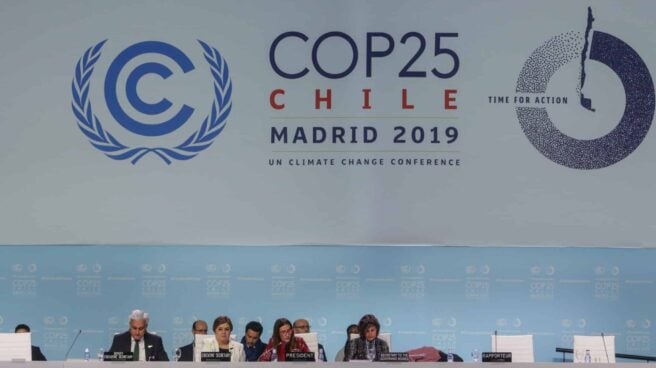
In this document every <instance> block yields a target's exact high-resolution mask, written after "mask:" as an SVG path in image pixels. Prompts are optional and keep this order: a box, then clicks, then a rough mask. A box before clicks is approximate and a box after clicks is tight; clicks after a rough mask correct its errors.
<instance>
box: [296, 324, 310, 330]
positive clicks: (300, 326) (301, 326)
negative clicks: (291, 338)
mask: <svg viewBox="0 0 656 368" xmlns="http://www.w3.org/2000/svg"><path fill="white" fill-rule="evenodd" d="M294 328H307V329H308V330H309V329H310V325H298V326H295V327H294Z"/></svg>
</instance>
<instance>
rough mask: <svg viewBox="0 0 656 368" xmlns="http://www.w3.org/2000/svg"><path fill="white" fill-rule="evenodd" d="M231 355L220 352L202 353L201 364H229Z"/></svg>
mask: <svg viewBox="0 0 656 368" xmlns="http://www.w3.org/2000/svg"><path fill="white" fill-rule="evenodd" d="M231 355H232V353H223V352H220V351H203V352H201V353H200V361H201V362H229V361H230V356H231Z"/></svg>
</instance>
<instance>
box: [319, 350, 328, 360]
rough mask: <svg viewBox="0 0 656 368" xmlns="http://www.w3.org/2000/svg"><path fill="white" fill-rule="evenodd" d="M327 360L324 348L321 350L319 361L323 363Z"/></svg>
mask: <svg viewBox="0 0 656 368" xmlns="http://www.w3.org/2000/svg"><path fill="white" fill-rule="evenodd" d="M325 360H326V353H325V352H324V351H323V349H322V348H319V361H320V362H323V361H325Z"/></svg>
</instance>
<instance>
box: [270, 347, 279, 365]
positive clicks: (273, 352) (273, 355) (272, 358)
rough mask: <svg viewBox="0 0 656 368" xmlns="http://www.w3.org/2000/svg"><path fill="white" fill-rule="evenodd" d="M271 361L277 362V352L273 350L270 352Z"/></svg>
mask: <svg viewBox="0 0 656 368" xmlns="http://www.w3.org/2000/svg"><path fill="white" fill-rule="evenodd" d="M271 361H272V362H277V361H278V352H277V351H276V349H275V348H274V349H273V350H271Z"/></svg>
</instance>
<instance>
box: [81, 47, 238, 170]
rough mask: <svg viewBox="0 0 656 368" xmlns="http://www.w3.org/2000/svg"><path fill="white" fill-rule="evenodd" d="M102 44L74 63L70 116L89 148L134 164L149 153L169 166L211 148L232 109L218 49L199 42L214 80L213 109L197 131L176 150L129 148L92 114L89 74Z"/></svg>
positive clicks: (226, 72) (225, 68)
mask: <svg viewBox="0 0 656 368" xmlns="http://www.w3.org/2000/svg"><path fill="white" fill-rule="evenodd" d="M105 42H107V40H104V41H101V42H99V43H98V44H96V45H95V46H92V47H90V48H88V49H87V50H86V52H85V53H84V55H83V56H82V57H81V58H80V60H78V62H77V65H76V67H75V78H74V79H73V83H72V91H73V102H72V108H73V113H74V114H75V118H76V120H77V126H78V128H79V129H80V131H82V133H83V134H84V135H85V136H86V137H87V139H88V140H89V143H91V145H93V146H94V147H95V148H97V149H98V150H100V151H102V152H103V153H104V154H105V155H106V156H108V157H110V158H112V159H114V160H130V159H131V163H132V164H133V165H135V164H136V163H137V162H138V161H139V160H140V159H141V158H143V157H144V156H146V155H147V154H149V153H154V154H156V155H157V156H159V157H160V158H161V159H162V160H164V162H166V163H167V164H168V165H170V164H171V162H172V161H173V160H189V159H191V158H193V157H195V156H196V155H197V154H198V153H199V152H201V151H203V150H205V149H207V148H208V147H209V146H211V145H212V143H213V142H214V139H215V138H216V137H217V136H218V135H219V133H221V132H222V131H223V128H225V125H226V121H227V118H228V115H229V114H230V110H231V109H232V81H231V79H230V72H229V70H228V64H227V62H226V61H225V59H224V58H223V57H222V56H221V53H220V52H219V51H218V50H217V49H215V48H213V47H211V46H209V45H208V44H206V43H205V42H203V41H200V40H198V43H200V45H201V47H202V48H203V55H204V57H205V60H206V61H207V63H208V64H209V66H210V71H211V72H212V78H213V80H214V88H213V89H214V101H213V102H212V109H211V112H210V113H209V115H208V116H206V117H205V119H204V120H203V123H202V124H201V125H200V128H199V129H198V130H196V131H195V132H194V133H193V134H191V135H190V136H189V137H188V138H187V139H186V140H185V141H184V142H182V143H181V144H179V145H177V146H175V147H144V146H140V147H129V146H127V145H125V144H123V143H121V142H119V140H118V139H116V137H114V136H113V135H112V134H111V133H109V132H108V131H107V130H105V129H104V128H103V126H102V123H101V122H100V119H98V117H97V116H96V115H95V114H94V113H93V109H92V107H91V102H90V101H89V89H90V86H91V75H92V74H93V69H94V66H95V65H96V62H97V61H98V60H99V59H100V55H101V50H102V47H103V46H104V45H105Z"/></svg>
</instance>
